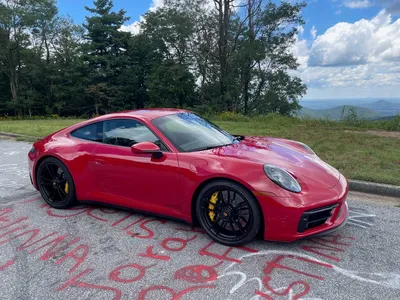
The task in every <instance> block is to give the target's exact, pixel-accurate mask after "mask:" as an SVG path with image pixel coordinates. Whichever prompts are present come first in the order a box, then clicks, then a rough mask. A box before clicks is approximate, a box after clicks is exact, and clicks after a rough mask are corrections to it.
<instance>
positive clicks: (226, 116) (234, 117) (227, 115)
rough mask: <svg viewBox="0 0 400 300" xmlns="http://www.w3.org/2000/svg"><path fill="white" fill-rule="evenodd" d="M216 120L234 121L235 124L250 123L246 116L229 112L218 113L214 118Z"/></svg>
mask: <svg viewBox="0 0 400 300" xmlns="http://www.w3.org/2000/svg"><path fill="white" fill-rule="evenodd" d="M216 119H217V120H220V121H236V122H238V121H239V122H240V121H241V122H246V121H250V118H249V117H247V116H244V115H242V114H238V113H235V112H229V111H225V112H222V113H220V114H219V115H217V116H216Z"/></svg>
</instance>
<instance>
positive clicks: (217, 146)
mask: <svg viewBox="0 0 400 300" xmlns="http://www.w3.org/2000/svg"><path fill="white" fill-rule="evenodd" d="M230 145H233V144H232V143H229V144H225V145H215V146H208V147H203V148H198V149H194V150H192V151H191V152H196V151H205V150H211V149H215V148H222V147H226V146H230Z"/></svg>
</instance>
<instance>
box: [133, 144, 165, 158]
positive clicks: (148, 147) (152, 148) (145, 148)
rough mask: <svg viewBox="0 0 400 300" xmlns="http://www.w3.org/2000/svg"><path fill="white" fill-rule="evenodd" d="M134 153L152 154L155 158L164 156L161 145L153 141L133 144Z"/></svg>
mask: <svg viewBox="0 0 400 300" xmlns="http://www.w3.org/2000/svg"><path fill="white" fill-rule="evenodd" d="M131 151H132V153H133V154H152V155H153V157H154V158H157V159H160V158H162V157H163V153H162V152H161V149H160V147H158V146H157V145H156V144H154V143H151V142H142V143H137V144H135V145H132V146H131Z"/></svg>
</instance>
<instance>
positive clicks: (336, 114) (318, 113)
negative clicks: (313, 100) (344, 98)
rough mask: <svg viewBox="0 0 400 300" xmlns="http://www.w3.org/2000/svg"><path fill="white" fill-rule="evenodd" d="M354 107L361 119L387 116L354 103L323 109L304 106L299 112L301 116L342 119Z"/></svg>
mask: <svg viewBox="0 0 400 300" xmlns="http://www.w3.org/2000/svg"><path fill="white" fill-rule="evenodd" d="M353 109H354V110H355V111H356V113H357V116H358V118H360V119H369V120H373V119H377V118H381V117H384V116H385V115H383V114H380V113H378V112H377V111H375V110H372V109H369V108H365V107H359V106H352V105H342V106H337V107H334V108H329V109H322V110H316V109H310V108H306V107H303V108H302V109H301V110H300V111H299V112H298V115H299V116H300V117H310V118H314V119H328V120H341V119H343V118H346V117H347V116H348V115H349V113H350V112H351V111H352V110H353Z"/></svg>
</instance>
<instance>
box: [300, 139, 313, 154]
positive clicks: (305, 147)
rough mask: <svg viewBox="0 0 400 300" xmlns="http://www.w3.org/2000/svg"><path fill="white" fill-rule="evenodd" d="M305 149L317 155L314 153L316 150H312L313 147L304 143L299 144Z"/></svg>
mask: <svg viewBox="0 0 400 300" xmlns="http://www.w3.org/2000/svg"><path fill="white" fill-rule="evenodd" d="M298 143H299V144H300V145H301V146H302V147H303V148H304V149H306V150H307V151H309V152H310V153H312V154H315V155H316V153H315V152H314V150H313V149H311V147H310V146H308V145H306V144H304V143H302V142H298Z"/></svg>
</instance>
